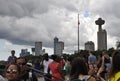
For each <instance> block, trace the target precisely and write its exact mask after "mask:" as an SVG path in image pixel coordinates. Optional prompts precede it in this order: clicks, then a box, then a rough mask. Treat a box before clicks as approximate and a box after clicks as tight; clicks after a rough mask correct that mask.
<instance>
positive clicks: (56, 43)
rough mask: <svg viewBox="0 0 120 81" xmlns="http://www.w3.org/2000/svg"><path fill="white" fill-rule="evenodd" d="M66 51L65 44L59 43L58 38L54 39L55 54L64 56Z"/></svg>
mask: <svg viewBox="0 0 120 81" xmlns="http://www.w3.org/2000/svg"><path fill="white" fill-rule="evenodd" d="M63 49H64V43H63V42H62V41H59V39H58V38H57V37H55V38H54V54H56V55H59V56H60V55H62V53H63Z"/></svg>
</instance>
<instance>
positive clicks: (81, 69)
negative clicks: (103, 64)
mask: <svg viewBox="0 0 120 81" xmlns="http://www.w3.org/2000/svg"><path fill="white" fill-rule="evenodd" d="M70 81H96V80H95V78H94V77H92V76H90V75H88V67H87V64H86V62H85V59H84V58H82V57H76V58H74V59H73V61H72V63H71V72H70Z"/></svg>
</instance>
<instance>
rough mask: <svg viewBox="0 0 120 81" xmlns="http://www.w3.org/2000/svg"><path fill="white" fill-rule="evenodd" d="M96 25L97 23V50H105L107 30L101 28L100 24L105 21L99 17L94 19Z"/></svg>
mask: <svg viewBox="0 0 120 81" xmlns="http://www.w3.org/2000/svg"><path fill="white" fill-rule="evenodd" d="M95 23H96V25H98V32H97V41H98V50H107V32H106V30H103V29H102V25H103V24H104V23H105V21H104V20H102V19H101V18H99V19H98V20H96V21H95Z"/></svg>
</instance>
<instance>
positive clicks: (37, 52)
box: [35, 42, 42, 56]
mask: <svg viewBox="0 0 120 81" xmlns="http://www.w3.org/2000/svg"><path fill="white" fill-rule="evenodd" d="M41 51H42V42H35V56H39V55H40V54H41Z"/></svg>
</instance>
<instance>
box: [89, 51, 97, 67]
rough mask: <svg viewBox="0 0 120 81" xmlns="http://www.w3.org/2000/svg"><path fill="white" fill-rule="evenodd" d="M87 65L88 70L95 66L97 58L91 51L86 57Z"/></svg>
mask: <svg viewBox="0 0 120 81" xmlns="http://www.w3.org/2000/svg"><path fill="white" fill-rule="evenodd" d="M88 64H89V68H90V69H92V68H93V67H92V66H93V65H96V64H97V58H96V56H95V55H93V54H92V53H91V51H89V56H88Z"/></svg>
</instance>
